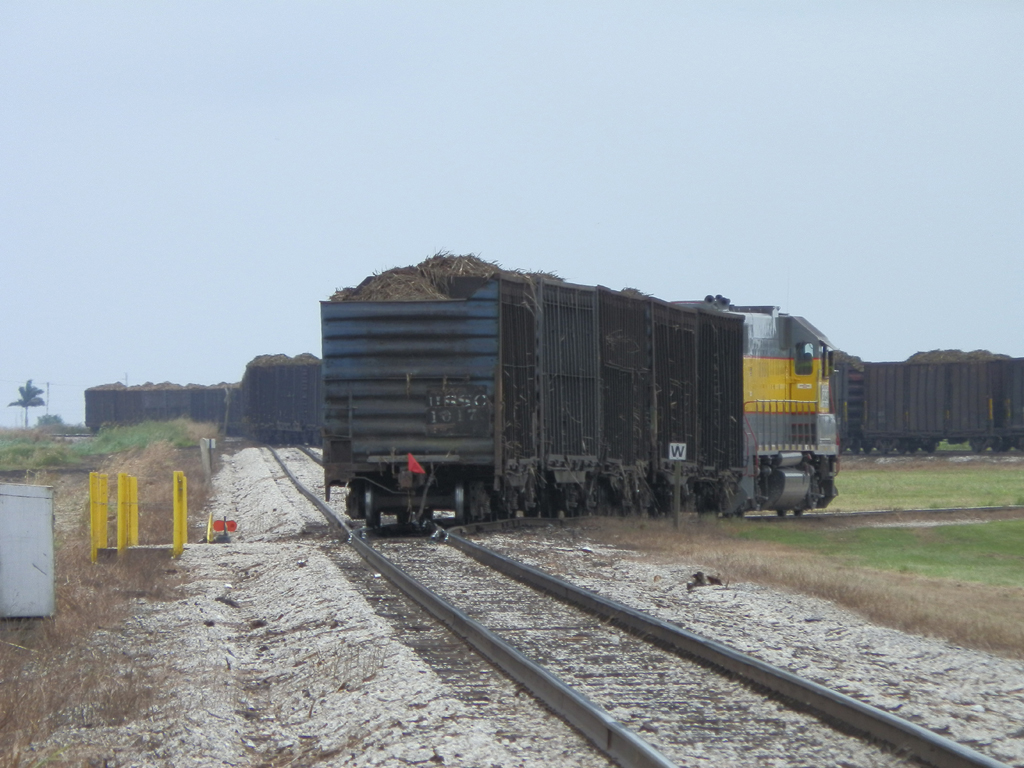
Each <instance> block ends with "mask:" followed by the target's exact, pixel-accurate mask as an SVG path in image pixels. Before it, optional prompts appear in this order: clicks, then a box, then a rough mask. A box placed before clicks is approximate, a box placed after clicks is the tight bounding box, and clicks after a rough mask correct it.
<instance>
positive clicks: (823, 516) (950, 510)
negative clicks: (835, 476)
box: [743, 504, 1024, 523]
mask: <svg viewBox="0 0 1024 768" xmlns="http://www.w3.org/2000/svg"><path fill="white" fill-rule="evenodd" d="M1021 510H1024V506H1022V505H1020V504H1008V505H1005V506H1001V507H1000V506H996V507H941V508H938V509H866V510H858V511H855V512H829V511H827V510H816V511H814V512H811V513H810V514H808V512H807V511H806V510H805V511H804V513H803V514H802V515H786V516H782V515H776V514H774V513H772V514H770V515H767V514H753V515H752V514H746V515H744V516H743V519H744V520H752V521H754V522H758V523H763V522H771V521H782V520H846V519H847V518H853V517H878V516H880V515H881V516H884V515H942V514H947V515H951V514H957V513H960V512H1019V511H1021Z"/></svg>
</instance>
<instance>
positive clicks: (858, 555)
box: [734, 520, 1024, 587]
mask: <svg viewBox="0 0 1024 768" xmlns="http://www.w3.org/2000/svg"><path fill="white" fill-rule="evenodd" d="M734 533H735V535H737V536H738V537H739V538H742V539H748V540H755V541H770V542H773V543H776V544H784V545H786V546H791V547H797V548H799V549H806V550H810V551H812V552H815V553H817V554H821V555H825V556H826V557H829V558H831V559H834V560H837V561H841V562H842V563H843V564H845V565H851V566H862V567H866V568H877V569H880V570H886V571H898V572H900V573H912V574H918V575H921V576H928V577H931V578H939V579H950V580H954V581H973V582H978V583H981V584H990V585H993V586H1007V587H1024V520H996V521H993V522H989V523H977V524H968V525H942V526H932V527H915V528H875V527H872V528H832V529H826V530H814V529H813V528H811V527H810V526H809V525H806V524H799V523H798V524H796V525H760V526H752V525H749V524H748V525H745V526H743V527H742V528H740V527H735V528H734Z"/></svg>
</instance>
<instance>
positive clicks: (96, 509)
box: [89, 472, 109, 563]
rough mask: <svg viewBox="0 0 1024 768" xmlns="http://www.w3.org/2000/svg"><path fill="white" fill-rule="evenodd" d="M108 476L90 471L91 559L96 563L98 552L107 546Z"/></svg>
mask: <svg viewBox="0 0 1024 768" xmlns="http://www.w3.org/2000/svg"><path fill="white" fill-rule="evenodd" d="M108 494H109V490H108V488H107V476H106V475H101V474H100V473H98V472H90V473H89V539H90V559H91V560H92V561H93V562H94V563H95V562H96V558H97V555H98V552H99V550H100V549H103V548H105V547H106V546H107V498H108Z"/></svg>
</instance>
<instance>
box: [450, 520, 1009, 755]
mask: <svg viewBox="0 0 1024 768" xmlns="http://www.w3.org/2000/svg"><path fill="white" fill-rule="evenodd" d="M446 541H447V542H448V543H449V544H451V545H453V546H454V547H456V548H457V549H459V550H460V551H461V552H464V553H465V554H467V555H469V556H470V557H472V558H474V559H475V560H477V561H479V562H481V563H483V564H484V565H488V566H490V567H492V568H494V569H496V570H498V571H501V572H502V573H504V574H506V575H508V576H510V577H512V578H514V579H516V580H517V581H521V582H523V583H525V584H528V585H529V586H531V587H534V588H536V589H541V590H543V591H546V592H549V593H551V594H553V595H555V596H557V597H559V598H561V599H563V600H565V601H566V602H569V603H571V604H573V605H576V606H579V607H580V608H583V609H585V610H588V611H590V612H592V613H595V614H597V615H598V616H601V617H604V618H606V619H609V620H611V621H613V622H614V623H616V624H617V625H619V626H621V627H623V628H625V629H628V630H629V631H631V632H633V633H634V634H636V635H638V636H640V637H643V638H645V639H650V638H653V639H654V640H656V641H657V642H658V643H660V644H662V645H664V646H667V647H669V648H670V649H672V650H674V651H676V652H677V653H681V654H684V655H687V656H690V657H694V658H697V659H699V660H701V661H703V662H705V663H707V664H710V665H712V666H714V667H717V668H719V669H722V670H724V671H726V672H727V673H729V674H731V675H735V676H737V677H740V678H743V679H744V680H746V681H748V682H750V683H753V684H755V685H756V686H759V687H761V688H766V689H768V690H770V691H772V692H773V693H776V694H778V695H780V696H782V697H783V698H785V699H789V700H790V701H793V702H796V703H797V704H798V705H800V706H801V707H803V708H805V709H808V710H810V711H812V712H814V713H816V714H818V715H819V716H823V717H824V719H825V720H826V721H828V720H832V721H838V722H840V723H843V724H844V725H846V726H848V727H850V728H853V729H854V730H856V731H859V732H861V733H863V734H866V735H868V736H870V737H872V738H874V739H877V740H879V741H882V742H884V743H886V744H888V745H890V746H891V747H893V748H894V749H895V750H897V752H904V753H907V754H911V755H913V756H914V757H916V758H917V759H919V760H921V761H922V762H924V763H927V764H928V765H932V766H935V767H936V768H967V767H968V766H971V767H972V768H1009V766H1007V765H1006V764H1005V763H1001V762H999V761H998V760H995V759H993V758H990V757H988V756H986V755H983V754H981V753H980V752H976V751H974V750H973V749H970V748H969V747H965V746H964V745H962V744H958V743H957V742H955V741H952V740H950V739H946V738H943V737H942V736H939V735H938V734H935V733H932V732H931V731H929V730H927V729H926V728H922V727H920V726H918V725H914V724H913V723H910V722H908V721H906V720H903V719H902V718H899V717H896V716H895V715H892V714H890V713H888V712H884V711H882V710H880V709H878V708H876V707H873V706H871V705H870V704H865V703H864V702H861V701H857V700H856V699H853V698H851V697H849V696H846V695H844V694H842V693H839V692H838V691H833V690H831V689H829V688H826V687H825V686H822V685H819V684H817V683H814V682H811V681H810V680H805V679H803V678H801V677H798V676H796V675H794V674H792V673H790V672H787V671H785V670H783V669H779V668H778V667H775V666H773V665H771V664H768V663H766V662H763V661H760V660H758V659H755V658H753V657H751V656H747V655H746V654H744V653H740V652H739V651H737V650H735V649H733V648H730V647H728V646H726V645H723V644H722V643H718V642H716V641H714V640H710V639H707V638H704V637H701V636H700V635H696V634H693V633H692V632H687V631H686V630H684V629H682V628H680V627H677V626H675V625H674V624H670V623H668V622H667V621H663V620H661V619H658V618H656V617H654V616H649V615H647V614H645V613H642V612H640V611H638V610H636V609H634V608H630V607H629V606H626V605H622V604H621V603H617V602H615V601H613V600H609V599H608V598H605V597H601V596H600V595H597V594H595V593H593V592H590V591H589V590H586V589H583V588H581V587H577V586H575V585H573V584H569V583H568V582H565V581H563V580H561V579H558V578H555V577H554V576H551V575H550V574H547V573H544V572H543V571H541V570H539V569H537V568H534V567H532V566H529V565H526V564H524V563H520V562H517V561H515V560H512V559H511V558H508V557H505V556H504V555H501V554H499V553H497V552H494V551H493V550H490V549H487V548H486V547H482V546H480V545H479V544H475V543H473V542H470V541H468V540H466V539H464V538H462V537H461V536H458V535H456V534H449V535H448V536H447V538H446Z"/></svg>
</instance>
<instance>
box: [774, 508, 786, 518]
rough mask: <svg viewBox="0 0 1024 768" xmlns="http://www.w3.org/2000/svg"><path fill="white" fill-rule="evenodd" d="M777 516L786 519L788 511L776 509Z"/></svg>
mask: <svg viewBox="0 0 1024 768" xmlns="http://www.w3.org/2000/svg"><path fill="white" fill-rule="evenodd" d="M775 514H776V515H777V516H778V517H785V516H786V510H784V509H776V510H775Z"/></svg>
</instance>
